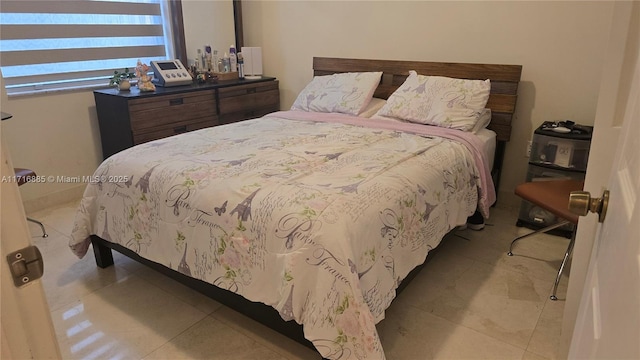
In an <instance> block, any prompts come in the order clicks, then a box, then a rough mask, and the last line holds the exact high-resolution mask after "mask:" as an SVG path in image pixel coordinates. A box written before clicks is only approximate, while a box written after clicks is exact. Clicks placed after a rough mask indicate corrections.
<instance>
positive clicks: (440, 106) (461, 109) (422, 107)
mask: <svg viewBox="0 0 640 360" xmlns="http://www.w3.org/2000/svg"><path fill="white" fill-rule="evenodd" d="M490 91H491V83H490V81H489V80H465V79H454V78H448V77H442V76H424V75H418V74H417V73H416V72H415V71H413V70H412V71H410V72H409V76H408V77H407V80H405V82H404V83H403V84H402V85H401V86H400V87H399V88H398V90H396V91H395V92H394V93H393V94H391V96H390V97H389V99H388V100H387V104H386V105H385V106H384V107H383V108H382V109H380V111H379V112H378V115H382V116H388V117H394V118H397V119H402V120H406V121H411V122H415V123H420V124H427V125H435V126H440V127H445V128H451V129H458V130H463V131H472V130H473V128H474V126H475V125H476V123H477V122H478V119H479V118H480V114H481V113H482V111H483V109H484V108H485V106H486V105H487V101H488V100H489V92H490Z"/></svg>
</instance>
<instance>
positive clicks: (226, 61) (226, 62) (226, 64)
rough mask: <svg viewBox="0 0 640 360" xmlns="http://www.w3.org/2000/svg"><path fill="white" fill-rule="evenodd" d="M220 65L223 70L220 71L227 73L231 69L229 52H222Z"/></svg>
mask: <svg viewBox="0 0 640 360" xmlns="http://www.w3.org/2000/svg"><path fill="white" fill-rule="evenodd" d="M222 66H223V67H224V70H223V71H222V72H225V73H228V72H229V71H231V62H230V61H229V54H227V53H224V57H223V58H222Z"/></svg>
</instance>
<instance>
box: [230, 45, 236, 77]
mask: <svg viewBox="0 0 640 360" xmlns="http://www.w3.org/2000/svg"><path fill="white" fill-rule="evenodd" d="M229 66H230V70H229V71H231V72H236V71H238V57H237V55H236V47H235V46H234V45H231V46H230V47H229Z"/></svg>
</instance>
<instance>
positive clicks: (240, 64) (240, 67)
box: [238, 52, 244, 79]
mask: <svg viewBox="0 0 640 360" xmlns="http://www.w3.org/2000/svg"><path fill="white" fill-rule="evenodd" d="M238 78H239V79H244V58H243V57H242V53H241V52H239V53H238Z"/></svg>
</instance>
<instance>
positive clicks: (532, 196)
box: [515, 180, 584, 225]
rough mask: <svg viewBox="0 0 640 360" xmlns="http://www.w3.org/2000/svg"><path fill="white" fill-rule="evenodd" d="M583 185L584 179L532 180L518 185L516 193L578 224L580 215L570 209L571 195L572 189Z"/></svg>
mask: <svg viewBox="0 0 640 360" xmlns="http://www.w3.org/2000/svg"><path fill="white" fill-rule="evenodd" d="M583 187H584V181H578V180H552V181H532V182H527V183H523V184H520V185H518V186H517V187H516V190H515V193H516V195H518V196H520V197H521V198H523V199H524V200H527V201H528V202H530V203H532V204H534V205H537V206H539V207H540V208H542V209H544V210H547V211H548V212H550V213H552V214H553V215H555V216H557V217H559V218H561V219H565V220H568V221H569V222H570V223H572V224H574V225H577V224H578V215H576V214H574V213H572V212H571V211H569V195H570V194H571V192H572V191H580V190H582V188H583Z"/></svg>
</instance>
